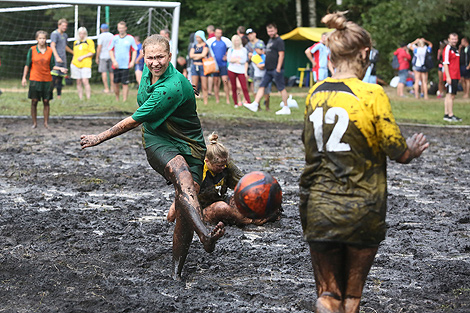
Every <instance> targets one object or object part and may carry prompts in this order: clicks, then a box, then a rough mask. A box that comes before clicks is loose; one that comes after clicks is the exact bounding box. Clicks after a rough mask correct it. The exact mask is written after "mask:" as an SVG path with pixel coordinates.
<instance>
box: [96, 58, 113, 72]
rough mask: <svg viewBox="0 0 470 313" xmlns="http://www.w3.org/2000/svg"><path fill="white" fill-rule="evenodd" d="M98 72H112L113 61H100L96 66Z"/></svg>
mask: <svg viewBox="0 0 470 313" xmlns="http://www.w3.org/2000/svg"><path fill="white" fill-rule="evenodd" d="M98 72H100V73H107V72H110V73H112V72H113V61H111V59H100V64H98Z"/></svg>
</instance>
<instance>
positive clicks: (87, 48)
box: [72, 38, 96, 68]
mask: <svg viewBox="0 0 470 313" xmlns="http://www.w3.org/2000/svg"><path fill="white" fill-rule="evenodd" d="M90 52H91V53H93V54H95V52H96V51H95V43H94V42H93V40H91V39H89V38H87V39H86V40H83V41H80V40H75V41H74V43H73V59H72V64H73V65H75V66H76V67H78V68H84V67H89V68H91V59H92V57H93V56H89V57H87V58H84V59H83V60H81V61H79V60H78V58H79V57H81V56H84V55H86V54H88V53H90Z"/></svg>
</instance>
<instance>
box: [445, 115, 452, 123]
mask: <svg viewBox="0 0 470 313" xmlns="http://www.w3.org/2000/svg"><path fill="white" fill-rule="evenodd" d="M443 120H444V121H446V122H452V119H451V118H450V117H449V115H447V114H446V115H444V118H443Z"/></svg>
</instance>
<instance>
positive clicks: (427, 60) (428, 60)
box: [424, 51, 434, 70]
mask: <svg viewBox="0 0 470 313" xmlns="http://www.w3.org/2000/svg"><path fill="white" fill-rule="evenodd" d="M424 67H426V69H428V70H430V69H432V68H433V67H434V60H433V59H432V53H431V52H429V51H426V56H425V57H424Z"/></svg>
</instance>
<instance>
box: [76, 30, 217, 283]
mask: <svg viewBox="0 0 470 313" xmlns="http://www.w3.org/2000/svg"><path fill="white" fill-rule="evenodd" d="M142 51H143V55H144V62H145V65H146V66H145V67H144V71H143V74H142V80H141V84H140V86H139V91H138V95H137V104H138V105H139V108H138V109H137V111H136V112H135V113H134V114H133V115H132V116H130V117H127V118H125V119H124V120H122V121H120V122H119V123H117V124H116V125H114V126H113V127H111V128H110V129H108V130H106V131H104V132H102V133H100V134H98V135H82V136H81V140H80V144H81V146H82V149H84V148H87V147H92V146H96V145H98V144H100V143H102V142H103V141H106V140H108V139H111V138H113V137H116V136H119V135H121V134H123V133H125V132H127V131H129V130H131V129H133V128H135V127H137V126H139V125H141V124H142V133H143V136H142V141H143V146H144V148H145V152H146V154H147V160H148V161H149V163H150V165H151V166H152V168H153V169H154V170H155V171H157V172H158V173H160V174H161V175H162V176H163V177H164V178H165V179H167V180H168V181H169V182H171V183H172V184H173V186H174V187H175V190H176V194H175V216H176V225H175V229H174V233H173V268H172V274H173V277H174V278H175V279H177V278H179V277H180V276H181V271H182V269H183V265H184V262H185V260H186V256H187V254H188V250H189V246H190V244H191V241H192V238H193V233H194V232H196V234H197V235H198V237H199V239H200V241H201V242H202V244H203V246H204V249H205V250H206V251H207V252H212V251H213V250H214V248H215V243H216V241H217V240H218V239H219V238H220V237H222V236H223V235H224V233H225V229H224V226H225V225H224V224H223V223H222V222H220V223H218V224H217V225H216V226H215V228H214V229H213V230H212V231H211V232H210V231H209V230H208V229H207V228H206V226H205V225H204V223H203V221H202V216H201V209H200V206H199V203H198V200H197V192H198V189H199V186H200V185H201V182H202V170H203V165H204V155H205V152H206V146H205V143H204V136H203V133H202V128H201V123H200V121H199V117H198V115H197V112H196V99H195V96H194V90H193V86H192V85H191V83H190V82H189V81H188V80H187V79H186V78H185V77H184V76H183V75H182V74H180V73H179V72H178V71H176V69H175V68H174V67H173V65H172V64H171V63H170V60H171V53H170V45H169V42H168V40H167V39H166V38H165V37H163V36H161V35H152V36H150V37H148V38H147V39H145V41H144V43H143V45H142Z"/></svg>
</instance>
